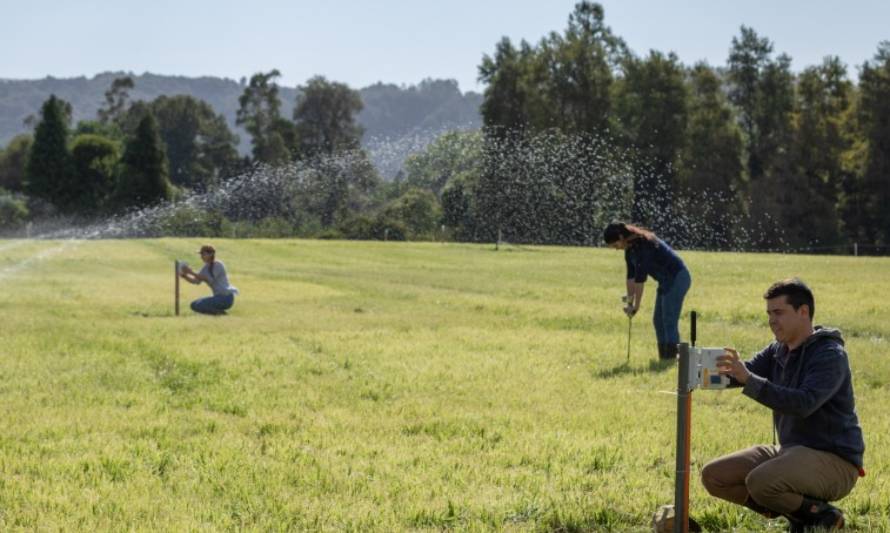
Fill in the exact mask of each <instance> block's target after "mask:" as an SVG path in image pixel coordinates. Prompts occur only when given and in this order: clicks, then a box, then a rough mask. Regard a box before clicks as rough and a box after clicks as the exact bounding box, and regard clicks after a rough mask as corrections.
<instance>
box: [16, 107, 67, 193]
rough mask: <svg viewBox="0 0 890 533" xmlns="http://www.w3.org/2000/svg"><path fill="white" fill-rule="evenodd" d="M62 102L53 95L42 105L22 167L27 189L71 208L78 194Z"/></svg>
mask: <svg viewBox="0 0 890 533" xmlns="http://www.w3.org/2000/svg"><path fill="white" fill-rule="evenodd" d="M65 105H66V104H65V102H62V101H61V100H59V99H58V98H56V97H55V96H51V97H50V98H49V100H47V101H46V102H45V103H44V104H43V107H42V108H41V110H40V117H41V118H40V122H39V123H38V124H37V128H36V130H35V131H34V143H33V144H32V145H31V149H30V151H29V153H28V162H27V164H26V166H25V180H26V181H25V184H26V190H27V192H28V193H29V194H31V195H33V196H36V197H40V198H43V199H45V200H47V201H49V202H52V203H54V204H56V205H58V206H59V207H61V208H69V207H71V206H72V203H73V202H74V201H75V199H76V197H77V196H78V194H77V188H76V185H75V183H74V169H73V167H72V164H71V154H70V153H69V152H68V116H67V114H66V112H65Z"/></svg>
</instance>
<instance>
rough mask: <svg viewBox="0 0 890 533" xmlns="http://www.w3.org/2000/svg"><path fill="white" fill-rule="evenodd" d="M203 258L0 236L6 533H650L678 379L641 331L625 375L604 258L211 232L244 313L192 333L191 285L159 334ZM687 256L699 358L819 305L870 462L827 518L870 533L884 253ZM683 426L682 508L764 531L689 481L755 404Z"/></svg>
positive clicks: (884, 503) (873, 527) (622, 334)
mask: <svg viewBox="0 0 890 533" xmlns="http://www.w3.org/2000/svg"><path fill="white" fill-rule="evenodd" d="M200 243H201V240H199V239H188V240H178V239H164V240H135V241H125V240H106V241H66V242H58V241H0V322H2V323H3V325H4V336H3V343H4V344H3V348H4V353H6V354H8V356H6V357H3V358H0V375H2V376H3V386H2V387H0V406H2V410H3V421H4V422H3V424H4V431H3V432H2V433H0V475H2V479H3V482H2V483H0V501H2V502H3V505H2V512H0V529H3V530H87V531H108V530H114V531H121V530H126V531H190V530H213V531H220V530H244V531H363V532H364V531H368V532H376V531H380V532H387V533H388V532H394V531H418V530H423V531H440V530H451V531H579V532H580V531H615V532H619V531H620V532H628V533H632V532H639V533H643V532H647V531H651V529H650V526H649V521H650V518H651V516H652V513H653V512H654V511H655V509H656V508H657V507H658V505H661V504H665V503H670V502H672V501H673V488H674V465H675V463H674V446H675V413H676V397H675V396H674V395H673V394H671V391H673V390H674V389H675V388H676V383H677V378H676V373H675V367H674V366H673V365H672V364H660V363H658V362H656V361H655V358H656V354H655V348H656V346H655V338H654V334H653V332H652V328H651V325H650V324H649V323H648V319H647V318H646V317H645V316H641V317H639V318H638V319H636V320H634V323H633V338H632V342H631V348H632V350H631V352H632V353H631V360H630V364H629V365H626V364H625V357H626V342H627V318H626V317H625V316H624V315H623V314H622V313H621V310H620V305H621V304H620V300H619V296H620V295H621V294H622V293H623V292H624V288H623V286H622V276H623V274H624V271H623V263H622V261H621V257H620V254H619V253H617V252H614V251H612V250H603V249H589V248H559V247H507V248H503V249H502V251H501V252H494V251H493V250H492V247H491V246H487V245H486V246H480V245H461V244H439V243H427V244H424V243H392V242H390V243H349V242H342V241H341V242H323V241H295V240H275V241H270V240H255V241H251V240H225V239H219V240H214V241H213V244H214V245H215V246H216V249H217V253H218V258H219V259H221V260H223V261H225V263H226V266H227V268H228V271H229V276H230V279H231V281H232V283H234V284H235V285H237V286H238V287H239V289H240V290H241V296H239V297H238V299H237V300H236V303H235V306H234V307H233V308H232V310H231V312H230V313H229V315H228V316H225V317H205V316H198V315H195V314H193V313H192V312H191V311H189V310H188V307H187V304H188V302H189V301H190V300H191V299H193V298H197V297H199V296H204V295H206V294H208V289H207V288H206V287H201V288H198V287H193V286H191V285H185V286H184V288H183V289H182V303H183V308H184V311H183V316H180V317H174V316H173V299H172V298H173V295H172V289H173V286H172V285H173V279H172V275H173V272H172V270H173V269H172V262H173V259H174V258H180V259H186V260H188V261H189V262H190V263H191V264H193V265H194V264H195V262H196V261H197V257H196V256H195V255H194V251H195V250H196V249H197V248H198V246H199V244H200ZM684 259H685V260H686V261H687V263H688V264H689V266H690V269H691V271H692V274H693V278H694V281H693V286H692V289H691V291H690V293H689V296H688V299H687V305H686V310H687V311H688V310H690V309H696V310H697V311H698V312H699V314H700V320H699V323H698V327H699V332H698V341H699V343H700V344H701V345H704V346H723V345H731V346H735V347H737V348H738V349H739V350H740V351H741V352H742V353H744V354H745V355H746V356H750V355H751V354H752V353H753V352H754V351H755V350H757V349H759V348H761V347H763V346H764V345H765V344H766V343H768V342H769V341H770V340H771V335H770V332H769V329H768V327H767V324H766V315H765V312H764V311H765V307H764V302H763V300H762V298H761V295H762V293H763V291H764V289H765V288H766V286H768V284H769V283H770V282H772V281H773V280H775V279H777V278H780V277H784V276H788V275H791V274H798V275H801V276H802V277H803V278H804V279H806V280H807V281H808V282H809V283H810V284H811V285H812V286H813V288H814V290H815V293H816V298H817V306H818V309H819V312H818V314H817V317H819V322H820V323H823V324H827V325H832V326H836V327H839V328H840V329H841V330H842V331H843V332H844V337H845V339H846V346H847V350H848V352H849V355H850V364H851V367H852V371H853V382H854V387H855V391H856V400H857V409H858V412H859V416H860V420H861V424H862V427H863V431H864V435H865V439H866V445H867V449H866V452H865V468H866V470H867V472H868V474H867V475H866V477H864V478H861V479H860V480H859V482H858V484H857V486H856V487H855V488H854V490H853V491H852V493H851V494H850V495H849V496H848V497H846V498H844V499H843V500H841V501H840V502H839V503H838V505H839V506H840V507H842V508H843V509H844V510H845V511H846V513H847V516H848V530H850V531H862V532H871V533H881V532H887V531H890V528H888V524H890V489H888V487H887V484H886V478H887V472H888V468H890V447H888V446H887V444H888V442H887V441H888V438H890V417H888V415H887V412H886V406H887V404H888V402H890V346H888V337H890V326H888V323H887V320H886V319H885V317H886V316H887V315H888V313H890V302H888V301H887V300H885V299H881V298H875V297H874V295H876V294H877V295H880V294H886V293H887V292H888V291H890V285H888V284H890V278H888V276H886V271H887V269H888V268H890V264H888V260H887V259H883V258H861V257H860V258H852V257H824V256H822V257H819V256H806V255H797V256H791V255H769V254H731V253H701V252H698V253H695V252H687V253H685V254H684ZM862 280H870V282H869V283H867V284H865V283H862ZM654 293H655V291H654V290H652V287H650V288H649V289H647V291H646V293H645V298H644V302H643V312H644V313H646V314H647V315H648V313H649V312H651V309H652V303H653V299H654ZM685 316H686V315H685V313H684V318H683V320H682V322H681V326H682V329H681V331H682V332H683V335H684V337H685V335H686V331H687V330H688V322H687V320H686V318H685ZM692 413H693V415H692V424H693V426H692V469H693V476H692V483H691V514H692V515H693V516H694V517H695V518H697V519H698V520H699V521H700V522H701V523H702V524H703V525H704V526H705V527H706V528H707V530H708V531H730V530H732V531H737V532H740V533H743V532H760V531H779V530H780V529H779V527H780V526H779V523H778V522H777V523H774V525H772V527H770V526H769V525H768V523H767V521H766V520H765V519H763V518H761V517H759V516H757V515H755V514H754V513H752V512H750V511H748V510H746V509H743V508H741V507H737V506H732V505H729V504H727V503H725V502H721V501H718V500H716V499H714V498H712V497H709V496H708V495H707V494H706V493H705V491H704V490H703V489H702V487H701V484H700V483H699V482H698V480H697V473H698V471H699V469H700V468H701V467H702V465H703V464H704V463H705V462H707V461H708V460H710V459H712V458H714V457H716V456H718V455H721V454H724V453H727V452H729V451H732V450H736V449H738V448H742V447H746V446H749V445H751V444H754V443H761V442H769V441H770V439H771V429H770V428H771V423H770V415H769V411H768V410H767V409H766V408H764V407H763V406H761V405H759V404H757V403H756V402H754V401H752V400H751V399H749V398H747V397H744V396H742V395H741V394H740V393H739V391H737V390H730V391H723V392H716V391H696V392H695V393H693V409H692Z"/></svg>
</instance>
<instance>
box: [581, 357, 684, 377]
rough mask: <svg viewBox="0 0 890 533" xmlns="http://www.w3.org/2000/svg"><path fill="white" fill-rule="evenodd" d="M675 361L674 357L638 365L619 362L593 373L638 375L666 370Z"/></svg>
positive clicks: (612, 375)
mask: <svg viewBox="0 0 890 533" xmlns="http://www.w3.org/2000/svg"><path fill="white" fill-rule="evenodd" d="M676 364H677V363H676V361H675V360H674V359H657V360H652V361H649V364H648V366H646V367H639V366H631V365H630V364H628V363H627V362H624V363H621V364H620V365H618V366H615V367H612V368H606V369H602V370H594V373H593V375H594V376H596V377H598V378H602V379H609V378H616V377H620V376H626V375H640V374H650V373H653V372H654V373H659V372H665V371H668V370H670V369H672V368H674V367H675V366H676Z"/></svg>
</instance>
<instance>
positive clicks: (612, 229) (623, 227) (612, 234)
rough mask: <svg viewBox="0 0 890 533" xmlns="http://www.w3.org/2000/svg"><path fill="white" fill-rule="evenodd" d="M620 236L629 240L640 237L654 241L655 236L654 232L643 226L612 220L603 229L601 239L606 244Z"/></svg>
mask: <svg viewBox="0 0 890 533" xmlns="http://www.w3.org/2000/svg"><path fill="white" fill-rule="evenodd" d="M622 238H623V239H627V240H629V241H634V240H636V239H641V238H642V239H646V240H647V241H654V240H655V238H656V237H655V234H654V233H652V232H651V231H649V230H647V229H645V228H641V227H640V226H634V225H633V224H626V223H624V222H612V223H611V224H609V225H608V226H606V229H604V230H603V240H604V241H606V244H612V243H613V242H615V241H617V240H618V239H622Z"/></svg>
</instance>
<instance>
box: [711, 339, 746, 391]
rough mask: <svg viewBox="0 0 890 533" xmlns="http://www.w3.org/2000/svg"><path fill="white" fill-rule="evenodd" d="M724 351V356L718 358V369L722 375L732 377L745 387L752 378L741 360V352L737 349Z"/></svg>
mask: <svg viewBox="0 0 890 533" xmlns="http://www.w3.org/2000/svg"><path fill="white" fill-rule="evenodd" d="M724 350H725V352H724V353H723V355H721V356H720V357H718V358H717V368H718V369H719V371H720V373H721V374H723V375H726V376H731V377H732V378H734V379H735V380H736V381H738V382H739V383H741V384H743V385H744V384H745V383H747V382H748V378H749V377H750V376H751V373H750V372H748V367H746V366H745V363H743V362H742V361H741V359H739V352H738V351H736V349H735V348H724Z"/></svg>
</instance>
